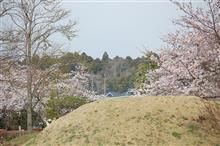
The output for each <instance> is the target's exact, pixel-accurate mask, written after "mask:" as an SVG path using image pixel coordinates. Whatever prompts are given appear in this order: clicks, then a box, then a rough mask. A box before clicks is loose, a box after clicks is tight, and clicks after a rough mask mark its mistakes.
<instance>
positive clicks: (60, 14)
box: [1, 0, 75, 132]
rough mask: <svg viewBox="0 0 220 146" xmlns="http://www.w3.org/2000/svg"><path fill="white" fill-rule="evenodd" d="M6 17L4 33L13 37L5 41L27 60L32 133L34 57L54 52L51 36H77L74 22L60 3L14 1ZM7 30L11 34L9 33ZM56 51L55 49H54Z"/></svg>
mask: <svg viewBox="0 0 220 146" xmlns="http://www.w3.org/2000/svg"><path fill="white" fill-rule="evenodd" d="M10 5H12V7H11V9H10V11H8V12H7V17H8V18H9V19H10V23H9V24H11V27H10V29H5V30H4V31H3V32H4V33H1V36H4V35H6V34H8V33H10V34H12V36H16V39H15V38H14V37H8V39H7V40H5V43H7V45H8V46H12V45H16V49H15V50H16V51H14V52H13V55H17V56H19V59H24V60H25V61H26V63H25V65H26V68H27V70H26V73H25V75H26V78H27V83H26V89H27V128H28V131H29V132H30V131H32V101H33V98H34V95H33V88H34V87H33V86H34V84H33V75H34V73H35V72H34V69H35V67H34V66H33V63H32V58H33V56H35V55H36V54H41V53H42V52H43V51H48V50H49V49H54V48H55V46H53V41H52V40H51V36H52V35H54V34H57V33H61V34H63V35H64V36H65V37H66V38H67V39H72V38H73V37H74V36H75V30H74V26H75V23H73V22H71V21H68V20H67V17H68V16H69V14H70V12H69V11H66V10H64V9H62V8H61V2H60V1H59V0H13V1H11V3H10ZM7 31H8V33H6V32H7ZM53 51H54V50H53Z"/></svg>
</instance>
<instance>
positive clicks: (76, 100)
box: [45, 96, 89, 119]
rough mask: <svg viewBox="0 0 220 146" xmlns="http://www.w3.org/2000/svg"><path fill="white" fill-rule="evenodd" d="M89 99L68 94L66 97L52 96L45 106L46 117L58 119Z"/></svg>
mask: <svg viewBox="0 0 220 146" xmlns="http://www.w3.org/2000/svg"><path fill="white" fill-rule="evenodd" d="M88 102H89V101H88V100H87V99H86V98H84V97H76V96H67V97H64V98H56V97H51V98H50V99H49V100H48V102H47V104H46V108H45V112H46V117H47V118H48V119H57V118H59V117H61V116H63V115H65V114H67V113H69V112H71V111H73V110H74V109H77V108H78V107H80V106H81V105H83V104H86V103H88Z"/></svg>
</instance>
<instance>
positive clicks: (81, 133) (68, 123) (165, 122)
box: [26, 97, 220, 146]
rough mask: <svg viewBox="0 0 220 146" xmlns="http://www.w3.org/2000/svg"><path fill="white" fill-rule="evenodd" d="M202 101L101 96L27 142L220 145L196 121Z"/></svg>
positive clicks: (44, 145) (47, 145) (55, 145)
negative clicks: (109, 97)
mask: <svg viewBox="0 0 220 146" xmlns="http://www.w3.org/2000/svg"><path fill="white" fill-rule="evenodd" d="M202 106H203V104H202V102H201V100H200V99H199V98H197V97H129V98H118V99H109V100H100V101H96V102H94V103H90V104H86V105H83V106H82V107H80V108H78V109H77V110H75V111H74V112H72V113H69V114H67V115H66V116H64V117H62V118H60V119H58V120H56V121H55V122H53V123H52V124H51V125H49V126H48V127H47V128H46V129H45V130H44V131H43V132H41V133H40V134H39V135H38V136H37V137H36V139H32V140H30V141H29V142H28V143H26V145H37V146H87V145H88V146H90V145H91V146H115V145H122V146H123V145H126V146H127V145H141V146H144V145H147V146H148V145H149V146H150V145H152V146H162V145H163V146H185V145H189V146H191V145H199V146H217V145H218V144H219V145H220V139H218V138H219V136H220V135H215V134H216V133H214V131H212V130H210V131H208V132H207V131H206V130H204V125H201V123H200V121H199V120H198V119H199V117H201V115H200V114H201V112H200V109H201V108H202ZM206 120H209V119H204V121H206ZM202 126H203V128H202ZM213 135H215V136H213Z"/></svg>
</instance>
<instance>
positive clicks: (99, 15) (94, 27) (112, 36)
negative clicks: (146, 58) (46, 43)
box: [62, 0, 180, 58]
mask: <svg viewBox="0 0 220 146" xmlns="http://www.w3.org/2000/svg"><path fill="white" fill-rule="evenodd" d="M62 5H63V7H64V8H65V9H68V10H70V11H71V12H72V14H71V16H70V19H71V20H74V21H76V22H77V26H76V29H77V30H78V32H77V35H78V36H77V37H76V38H74V39H73V40H72V41H71V42H67V41H66V42H65V43H64V44H65V45H64V48H65V49H66V50H68V51H80V52H86V54H88V55H90V56H92V57H95V58H96V57H101V56H102V54H103V53H104V52H105V51H106V52H108V54H109V56H110V57H114V56H116V55H118V56H122V57H126V56H131V57H133V58H136V57H139V56H142V55H143V51H144V50H145V49H147V50H158V49H159V48H161V47H162V46H164V45H165V44H164V43H163V41H162V40H161V38H162V37H165V35H166V34H167V33H169V32H173V31H175V29H176V28H175V26H174V25H173V23H172V20H173V19H175V18H177V17H178V16H179V15H180V11H178V10H177V8H176V6H175V5H174V4H172V3H171V2H169V1H168V0H160V1H158V0H145V1H144V0H143V1H137V0H135V1H132V0H120V1H114V0H100V1H97V0H87V1H83V0H63V2H62Z"/></svg>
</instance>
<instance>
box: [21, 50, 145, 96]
mask: <svg viewBox="0 0 220 146" xmlns="http://www.w3.org/2000/svg"><path fill="white" fill-rule="evenodd" d="M32 62H33V64H35V65H36V66H37V67H39V68H40V69H43V70H44V69H47V68H49V67H51V66H52V65H59V67H60V70H61V71H62V73H69V72H71V71H73V70H75V69H76V67H77V66H78V65H79V64H80V65H83V66H85V67H86V71H87V72H88V73H89V74H90V75H91V76H90V82H89V84H90V85H89V86H88V88H89V90H92V91H96V92H97V93H98V94H102V93H104V92H110V91H112V92H117V93H119V94H121V93H123V92H126V91H127V90H128V89H130V88H134V87H135V86H136V85H139V84H138V83H139V82H141V81H142V80H144V78H145V71H146V69H147V65H148V63H149V62H148V61H147V59H146V57H141V58H136V59H133V58H131V57H130V56H127V57H125V58H122V57H119V56H116V57H114V58H113V59H112V58H110V57H109V55H108V54H107V52H105V53H104V54H103V56H102V58H101V59H100V58H95V59H94V58H92V57H91V56H88V55H87V54H86V53H78V52H74V53H71V52H67V53H64V54H62V55H59V56H54V55H47V54H43V55H41V56H34V57H33V60H32ZM21 63H22V64H23V63H25V61H22V62H21ZM104 84H105V85H104ZM104 88H105V89H104Z"/></svg>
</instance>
